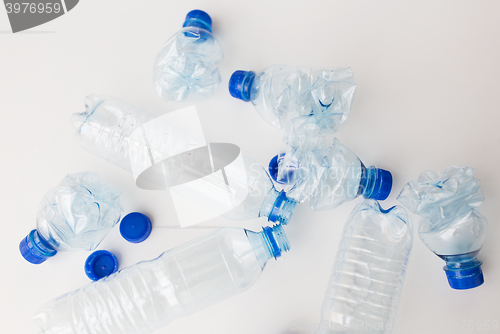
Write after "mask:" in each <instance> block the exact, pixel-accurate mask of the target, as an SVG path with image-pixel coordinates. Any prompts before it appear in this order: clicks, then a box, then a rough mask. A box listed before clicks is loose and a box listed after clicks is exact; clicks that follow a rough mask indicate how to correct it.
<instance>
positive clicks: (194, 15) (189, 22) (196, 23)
mask: <svg viewBox="0 0 500 334" xmlns="http://www.w3.org/2000/svg"><path fill="white" fill-rule="evenodd" d="M182 26H183V27H197V28H202V29H205V30H208V31H210V32H212V19H211V18H210V15H208V14H207V13H205V12H204V11H202V10H199V9H195V10H192V11H190V12H189V13H188V14H187V15H186V20H185V21H184V24H183V25H182Z"/></svg>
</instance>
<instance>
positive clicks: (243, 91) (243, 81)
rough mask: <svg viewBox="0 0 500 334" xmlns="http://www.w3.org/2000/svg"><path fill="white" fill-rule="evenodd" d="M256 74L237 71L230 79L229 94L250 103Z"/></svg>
mask: <svg viewBox="0 0 500 334" xmlns="http://www.w3.org/2000/svg"><path fill="white" fill-rule="evenodd" d="M254 78H255V72H252V71H235V72H234V73H233V75H231V78H230V79H229V93H230V94H231V96H232V97H235V98H237V99H240V100H243V101H245V102H248V101H250V89H251V87H252V83H253V79H254Z"/></svg>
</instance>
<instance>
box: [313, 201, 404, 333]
mask: <svg viewBox="0 0 500 334" xmlns="http://www.w3.org/2000/svg"><path fill="white" fill-rule="evenodd" d="M412 243H413V232H412V226H411V220H410V219H409V218H408V215H407V214H406V210H405V209H404V208H403V207H400V206H395V207H392V208H390V209H388V210H384V209H382V208H381V207H380V205H379V204H378V202H377V201H374V200H366V201H365V202H364V203H361V204H359V205H357V206H356V207H355V208H354V210H353V211H352V213H351V215H350V216H349V218H348V219H347V222H346V224H345V227H344V231H343V233H342V239H341V240H340V244H339V249H338V251H337V255H336V259H335V264H334V265H333V269H332V273H331V276H330V279H329V282H328V287H327V290H326V294H325V298H324V300H323V307H322V311H321V322H320V325H319V327H318V330H317V331H316V334H334V333H358V334H362V333H367V334H368V333H370V334H374V333H377V334H388V333H390V332H391V329H392V325H393V323H394V319H395V317H396V311H397V306H398V303H399V297H400V295H401V291H402V288H403V282H404V278H405V273H406V267H407V264H408V258H409V256H410V251H411V247H412Z"/></svg>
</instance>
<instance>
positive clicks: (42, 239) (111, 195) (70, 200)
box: [19, 172, 123, 264]
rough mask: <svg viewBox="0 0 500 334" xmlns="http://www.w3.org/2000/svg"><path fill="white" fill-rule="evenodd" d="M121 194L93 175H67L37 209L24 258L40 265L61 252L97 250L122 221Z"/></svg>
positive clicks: (25, 241) (22, 247) (24, 246)
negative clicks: (34, 227) (34, 225)
mask: <svg viewBox="0 0 500 334" xmlns="http://www.w3.org/2000/svg"><path fill="white" fill-rule="evenodd" d="M122 212H123V208H122V206H121V204H120V192H119V191H118V190H116V189H115V188H114V187H113V186H111V185H110V184H108V183H106V182H103V181H101V180H99V175H97V173H93V172H84V173H75V174H68V175H67V176H66V177H65V178H64V179H63V180H62V181H61V183H60V184H59V185H58V186H57V188H54V189H51V190H49V191H48V192H47V193H46V194H45V196H44V198H43V200H42V202H41V203H40V206H39V208H38V213H37V219H36V229H35V230H33V231H31V232H30V233H29V234H28V236H27V237H26V238H25V239H23V240H22V241H21V243H20V245H19V249H20V251H21V254H22V255H23V257H24V258H25V259H26V260H27V261H28V262H31V263H33V264H40V263H42V262H44V261H45V260H47V258H49V257H52V256H54V255H55V254H56V253H57V252H58V251H68V250H76V249H81V250H87V251H91V250H94V249H95V248H96V247H97V246H98V245H99V244H100V243H101V241H102V239H104V237H105V236H106V234H108V232H109V231H110V230H111V229H112V228H113V226H114V225H115V224H116V223H118V221H119V220H120V217H121V214H122Z"/></svg>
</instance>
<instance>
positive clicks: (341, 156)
mask: <svg viewBox="0 0 500 334" xmlns="http://www.w3.org/2000/svg"><path fill="white" fill-rule="evenodd" d="M295 161H296V164H295V166H293V168H292V172H288V173H287V174H286V175H285V177H286V180H287V181H288V182H290V183H291V184H292V186H291V189H289V190H287V192H286V193H287V196H288V197H289V198H290V199H292V200H295V201H297V202H300V203H302V202H304V201H306V200H309V206H310V207H311V209H312V210H332V209H335V208H336V207H338V206H339V205H341V204H342V203H344V202H346V201H350V200H353V199H354V198H356V197H359V196H363V197H365V198H371V199H376V200H385V199H386V198H387V197H388V196H389V194H390V192H391V189H392V174H391V173H390V172H389V171H386V170H384V169H380V168H376V167H375V166H370V167H365V165H364V164H363V163H362V162H361V160H360V159H359V158H358V157H357V156H356V155H355V154H354V153H353V152H352V151H351V150H350V149H348V148H347V147H345V146H343V145H341V144H340V143H339V141H338V140H337V139H336V138H335V140H334V142H333V145H332V146H330V147H327V148H323V149H316V150H313V151H309V152H308V153H307V154H306V155H305V156H304V157H303V158H302V159H301V160H299V159H296V160H295ZM280 164H283V162H281V161H280V157H279V156H276V157H275V158H274V159H272V160H271V163H270V166H269V170H270V172H271V175H272V176H273V177H274V178H276V179H277V180H279V179H278V175H277V174H276V171H277V170H278V169H279V168H280V167H281V166H280ZM273 172H274V175H273Z"/></svg>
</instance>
